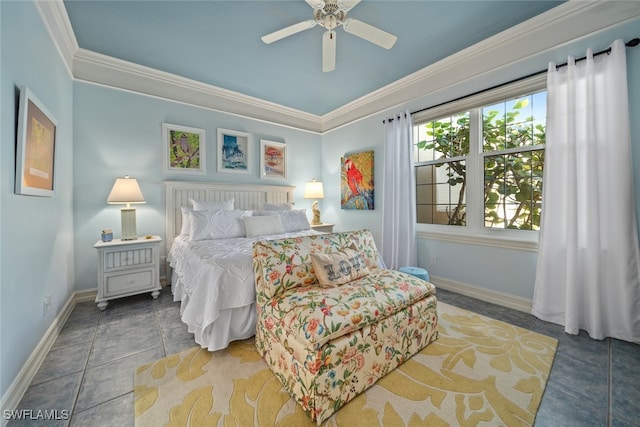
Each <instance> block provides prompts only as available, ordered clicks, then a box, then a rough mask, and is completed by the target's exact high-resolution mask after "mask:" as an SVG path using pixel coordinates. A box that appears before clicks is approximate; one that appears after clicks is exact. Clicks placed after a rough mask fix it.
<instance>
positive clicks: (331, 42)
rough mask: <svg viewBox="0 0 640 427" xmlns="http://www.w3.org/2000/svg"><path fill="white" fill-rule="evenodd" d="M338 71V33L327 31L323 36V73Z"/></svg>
mask: <svg viewBox="0 0 640 427" xmlns="http://www.w3.org/2000/svg"><path fill="white" fill-rule="evenodd" d="M335 69H336V32H335V31H331V30H329V31H327V32H325V33H324V34H323V35H322V71H324V72H325V73H326V72H328V71H333V70H335Z"/></svg>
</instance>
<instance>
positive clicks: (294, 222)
mask: <svg viewBox="0 0 640 427" xmlns="http://www.w3.org/2000/svg"><path fill="white" fill-rule="evenodd" d="M278 215H279V216H280V219H281V220H282V226H283V227H284V231H285V233H290V232H293V231H300V230H308V229H310V228H311V225H309V219H308V218H307V211H306V209H298V210H291V211H280V212H279V213H278Z"/></svg>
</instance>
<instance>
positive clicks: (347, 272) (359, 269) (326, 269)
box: [311, 249, 369, 286]
mask: <svg viewBox="0 0 640 427" xmlns="http://www.w3.org/2000/svg"><path fill="white" fill-rule="evenodd" d="M311 264H312V265H313V271H314V273H315V275H316V277H317V278H318V282H319V283H320V285H322V286H335V285H341V284H343V283H347V282H351V281H352V280H355V279H359V278H360V277H364V276H366V275H367V274H369V267H367V263H366V261H365V259H364V257H363V256H362V254H361V253H359V252H356V251H354V250H350V249H345V250H344V251H343V252H334V253H332V254H323V253H312V254H311Z"/></svg>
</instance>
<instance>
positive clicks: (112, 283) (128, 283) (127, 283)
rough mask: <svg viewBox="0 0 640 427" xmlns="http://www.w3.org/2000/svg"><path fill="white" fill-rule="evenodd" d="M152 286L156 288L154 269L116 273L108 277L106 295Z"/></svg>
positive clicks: (150, 287)
mask: <svg viewBox="0 0 640 427" xmlns="http://www.w3.org/2000/svg"><path fill="white" fill-rule="evenodd" d="M152 288H154V284H153V270H145V271H138V272H136V273H124V274H114V275H109V276H107V277H106V284H105V292H104V294H105V295H104V296H105V297H107V296H112V295H118V294H122V293H125V292H127V293H128V292H134V291H138V290H142V289H152Z"/></svg>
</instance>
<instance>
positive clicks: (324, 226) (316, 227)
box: [311, 224, 333, 233]
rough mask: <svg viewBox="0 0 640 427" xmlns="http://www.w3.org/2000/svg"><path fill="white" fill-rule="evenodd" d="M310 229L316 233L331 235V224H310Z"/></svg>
mask: <svg viewBox="0 0 640 427" xmlns="http://www.w3.org/2000/svg"><path fill="white" fill-rule="evenodd" d="M311 228H312V229H314V230H316V231H324V232H326V233H333V224H315V225H314V224H311Z"/></svg>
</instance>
